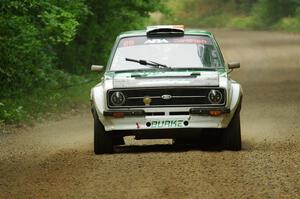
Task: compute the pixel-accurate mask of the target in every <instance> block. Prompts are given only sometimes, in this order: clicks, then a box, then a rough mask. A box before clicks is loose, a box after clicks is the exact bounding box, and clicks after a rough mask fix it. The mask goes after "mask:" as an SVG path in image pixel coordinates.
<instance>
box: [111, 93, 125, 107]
mask: <svg viewBox="0 0 300 199" xmlns="http://www.w3.org/2000/svg"><path fill="white" fill-rule="evenodd" d="M125 101H126V98H125V95H124V94H123V93H122V92H121V91H115V92H113V93H112V94H111V96H110V102H111V104H112V105H114V106H122V105H123V104H124V103H125Z"/></svg>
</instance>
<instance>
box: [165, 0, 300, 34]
mask: <svg viewBox="0 0 300 199" xmlns="http://www.w3.org/2000/svg"><path fill="white" fill-rule="evenodd" d="M168 5H169V7H170V8H171V9H172V11H173V12H172V15H170V16H166V17H165V18H164V19H163V22H165V23H182V24H186V25H188V26H192V27H194V26H198V27H199V26H201V27H229V28H238V29H275V30H286V31H296V32H297V31H298V32H299V31H300V28H299V26H300V24H299V16H300V0H169V1H168Z"/></svg>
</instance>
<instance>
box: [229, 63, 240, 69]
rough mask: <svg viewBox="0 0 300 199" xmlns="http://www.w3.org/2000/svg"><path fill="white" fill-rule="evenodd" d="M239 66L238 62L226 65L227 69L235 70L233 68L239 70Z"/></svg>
mask: <svg viewBox="0 0 300 199" xmlns="http://www.w3.org/2000/svg"><path fill="white" fill-rule="evenodd" d="M240 67H241V64H240V63H239V62H230V63H228V68H229V69H235V68H240Z"/></svg>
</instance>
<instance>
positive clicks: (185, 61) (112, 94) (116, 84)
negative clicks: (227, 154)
mask: <svg viewBox="0 0 300 199" xmlns="http://www.w3.org/2000/svg"><path fill="white" fill-rule="evenodd" d="M239 67H240V64H239V63H229V64H227V65H226V64H225V61H224V58H223V56H222V53H221V51H220V48H219V46H218V44H217V42H216V40H215V38H214V36H213V34H212V33H210V32H207V31H202V30H184V28H183V26H151V27H148V28H147V30H141V31H130V32H125V33H123V34H121V35H119V36H118V38H117V39H116V42H115V45H114V47H113V49H112V52H111V56H110V59H109V61H108V64H107V66H106V71H105V73H104V75H103V77H102V80H101V82H100V83H99V84H97V85H96V86H95V87H94V88H92V90H91V105H92V107H91V109H92V114H93V117H94V152H95V154H101V153H111V152H113V146H114V145H121V144H124V139H123V138H124V136H128V135H133V136H135V138H136V139H149V138H151V139H154V138H173V139H174V140H175V142H176V140H180V139H184V140H188V139H192V140H193V141H195V140H196V139H197V135H199V134H200V133H201V132H204V131H208V132H211V133H217V134H218V135H219V136H220V137H219V138H220V140H221V141H222V146H223V148H224V149H228V150H241V130H240V110H241V103H242V96H243V93H242V88H241V85H240V84H239V83H237V82H236V81H234V80H232V79H230V77H229V75H228V74H229V73H230V72H231V71H232V69H234V68H239ZM103 68H104V67H103V66H99V65H93V66H92V67H91V70H92V71H101V70H102V69H103Z"/></svg>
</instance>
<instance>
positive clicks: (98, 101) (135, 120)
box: [91, 72, 242, 132]
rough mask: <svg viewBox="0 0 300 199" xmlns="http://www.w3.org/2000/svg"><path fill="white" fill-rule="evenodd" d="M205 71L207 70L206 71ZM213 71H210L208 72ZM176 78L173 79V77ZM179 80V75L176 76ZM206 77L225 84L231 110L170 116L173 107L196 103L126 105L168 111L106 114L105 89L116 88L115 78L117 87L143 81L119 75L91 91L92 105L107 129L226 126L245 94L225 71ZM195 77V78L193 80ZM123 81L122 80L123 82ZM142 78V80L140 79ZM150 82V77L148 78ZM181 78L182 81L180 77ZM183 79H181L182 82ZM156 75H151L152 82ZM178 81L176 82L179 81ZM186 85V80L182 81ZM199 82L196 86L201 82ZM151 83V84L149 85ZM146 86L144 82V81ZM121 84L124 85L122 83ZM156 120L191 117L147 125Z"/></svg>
mask: <svg viewBox="0 0 300 199" xmlns="http://www.w3.org/2000/svg"><path fill="white" fill-rule="evenodd" d="M204 73H205V72H204ZM208 73H210V72H208ZM173 80H174V79H173ZM176 80H178V79H176ZM206 80H207V81H205V82H206V83H207V85H206V86H210V83H211V80H213V81H215V82H219V87H222V88H225V89H226V91H227V92H226V93H227V99H228V100H227V103H226V105H225V107H228V108H230V113H224V114H222V115H220V116H216V117H215V116H202V115H182V116H173V115H172V116H171V115H169V112H170V111H174V112H176V111H182V112H184V111H186V112H188V111H189V110H190V108H193V107H165V108H161V107H160V108H127V109H122V110H144V111H145V112H165V115H163V116H137V117H133V116H131V117H124V118H114V117H112V116H103V112H104V111H108V110H109V108H108V106H107V99H106V93H107V91H108V90H109V89H112V88H114V85H116V83H115V82H113V81H117V85H118V88H119V87H120V86H123V88H124V87H125V85H127V86H126V88H128V87H129V86H132V87H133V86H135V87H139V86H140V84H139V83H136V84H134V83H133V82H134V79H130V80H129V81H127V80H125V79H122V80H120V79H118V80H113V79H111V78H104V79H103V83H100V84H98V85H97V86H95V87H94V88H93V89H92V91H91V100H92V102H93V108H94V109H95V110H96V112H97V115H98V117H99V120H100V122H101V123H102V124H103V125H104V127H105V130H106V131H108V132H109V131H119V130H137V131H139V130H148V129H170V128H186V129H190V128H193V129H194V128H226V127H227V126H228V124H229V123H230V121H231V119H232V117H233V115H234V113H235V111H236V109H237V107H238V106H239V103H240V100H241V97H242V90H241V86H240V85H239V84H238V83H236V82H235V81H233V80H227V75H226V74H223V75H220V76H219V77H218V81H216V80H214V79H213V78H211V79H209V78H207V79H206ZM165 81H166V80H165V79H162V80H159V81H158V80H156V84H157V85H164V86H165V85H169V82H167V83H166V84H165ZM194 81H195V80H194ZM120 82H122V83H120ZM128 82H132V83H130V84H127V83H128ZM137 82H140V81H137ZM147 82H151V81H147ZM179 82H181V81H179ZM181 83H182V82H181ZM153 85H155V84H153V79H152V86H153ZM176 85H177V84H176ZM181 85H183V84H181ZM199 85H200V86H203V81H202V82H201V83H200V84H199ZM199 85H197V86H199ZM149 86H150V85H149ZM173 86H174V84H173ZM143 87H145V84H144V85H143ZM121 88H122V87H121ZM153 120H155V121H160V122H163V121H169V120H182V121H188V123H189V124H188V126H184V125H182V126H180V127H172V126H158V127H155V128H154V127H147V126H146V123H147V122H152V121H153Z"/></svg>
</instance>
